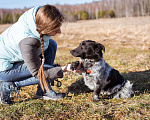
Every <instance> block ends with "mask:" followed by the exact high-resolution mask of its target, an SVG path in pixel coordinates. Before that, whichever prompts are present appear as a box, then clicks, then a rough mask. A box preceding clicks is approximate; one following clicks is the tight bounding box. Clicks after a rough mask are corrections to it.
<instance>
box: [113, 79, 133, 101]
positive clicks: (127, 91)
mask: <svg viewBox="0 0 150 120" xmlns="http://www.w3.org/2000/svg"><path fill="white" fill-rule="evenodd" d="M132 86H133V83H132V84H131V83H130V81H129V80H127V82H126V83H125V85H124V86H123V87H122V89H121V90H120V91H119V92H118V93H117V94H116V95H115V96H114V97H113V98H131V97H132V96H133V94H134V92H133V90H132Z"/></svg>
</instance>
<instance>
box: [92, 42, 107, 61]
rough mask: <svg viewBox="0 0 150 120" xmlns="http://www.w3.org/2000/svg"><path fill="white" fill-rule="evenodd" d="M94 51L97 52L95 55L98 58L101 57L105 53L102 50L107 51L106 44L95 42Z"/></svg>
mask: <svg viewBox="0 0 150 120" xmlns="http://www.w3.org/2000/svg"><path fill="white" fill-rule="evenodd" d="M94 48H95V49H94V52H95V55H96V59H100V58H102V57H103V53H102V51H104V52H105V47H104V45H102V44H100V43H96V44H95V47H94Z"/></svg>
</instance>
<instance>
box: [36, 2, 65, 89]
mask: <svg viewBox="0 0 150 120" xmlns="http://www.w3.org/2000/svg"><path fill="white" fill-rule="evenodd" d="M63 20H64V16H63V15H62V13H61V12H60V11H59V10H58V9H57V8H56V7H55V6H53V5H44V6H42V7H41V8H40V9H39V10H38V12H37V14H36V26H37V31H38V32H39V34H40V38H41V50H42V58H43V59H42V64H41V67H40V69H39V72H38V75H39V78H40V85H41V88H42V90H43V91H44V89H45V90H46V91H49V89H48V84H47V81H46V78H45V75H44V68H43V65H44V62H45V57H44V49H43V45H44V40H43V35H47V34H49V33H51V32H53V31H55V30H56V29H57V28H58V27H59V26H61V24H62V22H63Z"/></svg>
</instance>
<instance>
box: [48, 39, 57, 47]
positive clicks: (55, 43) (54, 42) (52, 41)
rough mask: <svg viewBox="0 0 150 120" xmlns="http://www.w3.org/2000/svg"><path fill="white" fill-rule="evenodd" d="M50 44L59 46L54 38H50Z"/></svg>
mask: <svg viewBox="0 0 150 120" xmlns="http://www.w3.org/2000/svg"><path fill="white" fill-rule="evenodd" d="M49 45H51V46H52V47H54V48H57V42H56V41H55V40H53V39H50V40H49Z"/></svg>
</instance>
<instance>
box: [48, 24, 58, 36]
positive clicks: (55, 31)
mask: <svg viewBox="0 0 150 120" xmlns="http://www.w3.org/2000/svg"><path fill="white" fill-rule="evenodd" d="M56 34H61V26H59V27H58V28H56V29H55V30H54V31H53V32H50V33H49V34H47V35H49V36H55V35H56Z"/></svg>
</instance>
